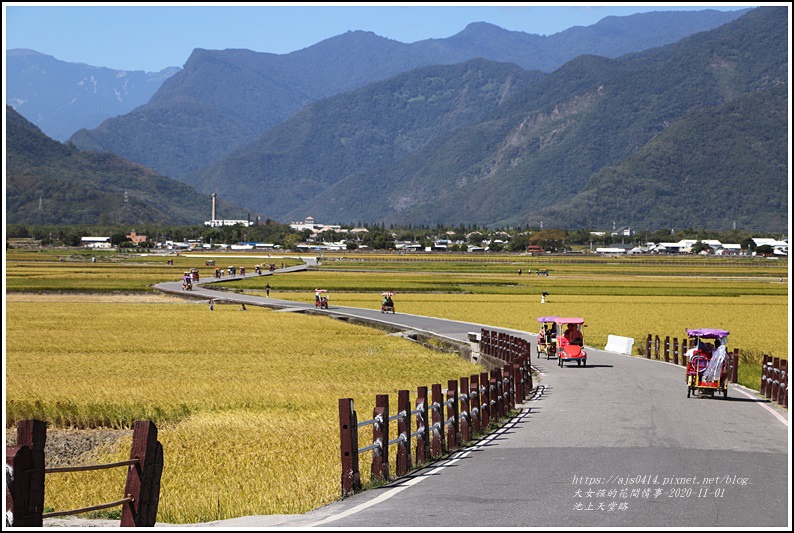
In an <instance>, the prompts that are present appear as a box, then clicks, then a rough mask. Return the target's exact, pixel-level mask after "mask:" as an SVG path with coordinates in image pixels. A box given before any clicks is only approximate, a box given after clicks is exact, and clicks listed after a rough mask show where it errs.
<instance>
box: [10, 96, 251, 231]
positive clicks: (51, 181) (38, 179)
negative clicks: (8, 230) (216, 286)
mask: <svg viewBox="0 0 794 533" xmlns="http://www.w3.org/2000/svg"><path fill="white" fill-rule="evenodd" d="M5 141H6V151H5V156H6V198H5V199H6V205H5V207H6V210H5V223H6V224H97V223H99V224H140V223H150V222H151V223H157V224H167V225H182V224H184V225H193V224H196V225H198V224H203V223H204V221H205V220H209V218H210V217H211V214H212V212H211V206H212V200H211V197H210V196H209V195H204V194H200V193H198V192H196V191H195V190H194V189H192V188H191V187H189V186H187V185H185V184H184V183H180V182H178V181H175V180H172V179H170V178H165V177H163V176H159V175H157V174H156V173H154V172H153V171H151V170H150V169H147V168H144V167H142V166H140V165H138V164H137V163H131V162H129V161H125V160H124V159H122V158H120V157H118V156H116V155H113V154H97V153H87V152H81V151H79V150H77V149H76V148H74V147H73V146H67V145H65V144H62V143H59V142H57V141H55V140H53V139H50V138H49V137H47V136H46V135H44V133H43V132H42V131H41V130H40V129H39V128H38V127H36V126H35V125H34V124H32V123H31V122H30V121H28V120H27V119H25V118H24V117H23V116H22V115H20V114H19V113H17V112H16V111H15V110H14V109H13V108H11V107H10V106H6V139H5ZM217 206H218V213H222V215H221V216H223V217H224V218H231V219H244V218H245V217H246V216H247V211H246V210H243V209H241V208H239V207H238V206H234V205H232V204H230V203H229V202H226V201H225V200H220V199H219V200H217Z"/></svg>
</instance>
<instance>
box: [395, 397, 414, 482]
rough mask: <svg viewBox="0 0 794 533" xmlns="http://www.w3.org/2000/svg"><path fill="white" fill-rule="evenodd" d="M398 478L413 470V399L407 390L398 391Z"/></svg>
mask: <svg viewBox="0 0 794 533" xmlns="http://www.w3.org/2000/svg"><path fill="white" fill-rule="evenodd" d="M397 413H398V414H399V418H398V419H397V436H398V437H399V438H400V439H402V440H400V442H399V443H398V444H397V470H396V473H397V476H398V477H399V476H404V475H405V474H407V473H408V471H409V470H410V469H411V398H410V393H409V392H408V391H407V390H401V391H397Z"/></svg>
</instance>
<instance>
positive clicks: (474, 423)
mask: <svg viewBox="0 0 794 533" xmlns="http://www.w3.org/2000/svg"><path fill="white" fill-rule="evenodd" d="M469 398H470V399H471V400H470V402H469V410H470V412H471V429H472V432H473V433H476V434H479V433H482V426H481V425H480V423H481V422H482V418H481V417H482V414H481V412H480V411H481V410H480V376H479V375H478V374H472V375H471V379H470V381H469Z"/></svg>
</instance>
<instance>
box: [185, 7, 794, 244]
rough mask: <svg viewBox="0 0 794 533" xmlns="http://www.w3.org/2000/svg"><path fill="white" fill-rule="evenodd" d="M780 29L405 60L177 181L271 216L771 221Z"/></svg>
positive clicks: (584, 222) (510, 222)
mask: <svg viewBox="0 0 794 533" xmlns="http://www.w3.org/2000/svg"><path fill="white" fill-rule="evenodd" d="M787 36H788V27H787V17H786V9H785V8H772V7H769V8H758V9H756V10H754V11H752V12H749V13H748V14H746V15H744V16H743V17H742V18H740V19H737V20H736V21H734V22H731V23H728V24H726V25H724V26H722V27H720V28H717V29H714V30H711V31H709V32H701V33H698V34H695V35H692V36H690V37H687V38H685V39H682V40H681V41H679V42H678V43H675V44H672V45H667V46H664V47H659V48H656V49H652V50H648V51H645V52H639V53H635V54H629V55H626V56H623V57H621V58H616V59H608V58H603V57H597V56H592V55H583V56H579V57H578V58H576V59H574V60H572V61H569V62H568V63H566V64H565V65H564V66H562V67H561V68H559V69H557V70H556V71H555V72H553V73H550V74H542V73H537V72H525V73H522V72H520V71H519V70H517V69H516V68H515V66H514V65H509V64H504V63H494V62H491V61H486V60H482V59H481V60H474V61H470V62H467V63H464V64H459V65H453V66H435V67H426V68H423V69H417V70H413V71H410V72H408V73H406V74H403V75H400V76H396V77H393V78H390V79H388V80H385V81H382V82H378V83H372V84H369V85H367V86H365V87H363V88H361V89H359V90H356V91H352V92H348V93H344V94H341V95H338V96H336V97H333V98H328V99H325V100H322V101H319V102H316V103H313V104H310V105H308V106H306V107H305V108H304V109H302V110H301V111H300V112H298V113H297V114H296V115H295V116H293V117H292V118H290V119H288V120H287V121H286V122H284V123H282V124H280V125H279V126H278V127H275V128H272V129H271V130H269V131H268V132H266V133H265V134H264V135H262V136H261V137H260V138H259V139H257V140H256V141H255V142H253V143H250V144H249V145H247V146H246V147H244V148H242V149H240V150H238V151H236V152H234V153H232V154H231V155H229V156H227V157H226V158H224V159H223V160H221V161H219V162H217V163H215V164H213V165H210V166H208V167H206V168H204V169H202V170H201V171H198V172H195V173H193V174H190V175H188V176H187V177H186V178H185V180H186V181H188V182H189V183H191V184H193V185H195V186H196V187H197V188H198V189H199V190H203V191H205V192H209V191H215V190H219V191H222V195H223V197H225V198H227V199H229V200H231V201H234V202H238V203H240V204H241V205H247V206H251V207H252V208H253V209H255V210H256V211H262V212H265V213H267V214H268V216H269V217H271V218H275V219H282V220H286V219H290V220H302V219H303V218H305V217H306V216H308V215H311V216H312V217H314V218H315V220H324V221H329V222H337V223H351V222H353V221H357V220H361V219H363V220H368V221H379V222H384V223H387V224H388V223H393V224H430V225H432V224H454V225H457V224H460V223H464V224H468V223H477V224H482V225H485V226H522V225H528V226H533V227H537V226H541V225H544V224H545V225H546V226H547V227H548V226H549V225H551V226H553V227H566V228H567V227H611V226H612V225H613V223H614V222H617V223H618V224H619V225H621V226H627V225H630V226H635V227H642V228H646V229H653V228H658V225H659V224H667V225H674V226H678V227H687V226H693V227H705V228H710V229H727V228H729V227H731V226H732V225H733V224H734V223H735V224H738V225H740V227H752V228H754V229H762V230H767V231H769V230H771V229H772V228H777V229H782V228H785V227H786V221H787V216H788V203H787V198H786V187H785V186H784V185H783V184H785V183H787V168H788V167H787V144H788V137H787V125H788V115H787V96H788V92H787V91H788V84H787V79H788V64H787V61H788V59H787V58H788V37H787ZM461 109H466V110H467V111H469V113H463V112H462V111H461ZM717 141H719V142H717ZM692 198H698V199H699V202H704V201H705V202H708V203H712V202H714V201H720V202H726V200H727V202H726V203H725V204H724V207H723V208H722V209H709V210H700V209H694V210H693V208H692V204H693V200H692ZM717 198H718V199H719V200H716V199H717ZM759 210H760V212H759Z"/></svg>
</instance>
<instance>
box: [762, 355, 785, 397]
mask: <svg viewBox="0 0 794 533" xmlns="http://www.w3.org/2000/svg"><path fill="white" fill-rule="evenodd" d="M760 394H761V396H764V397H765V398H766V399H767V400H772V401H773V402H777V404H778V405H780V406H782V407H788V360H786V359H781V358H780V357H772V356H769V355H766V354H764V361H763V366H762V367H761V388H760Z"/></svg>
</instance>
